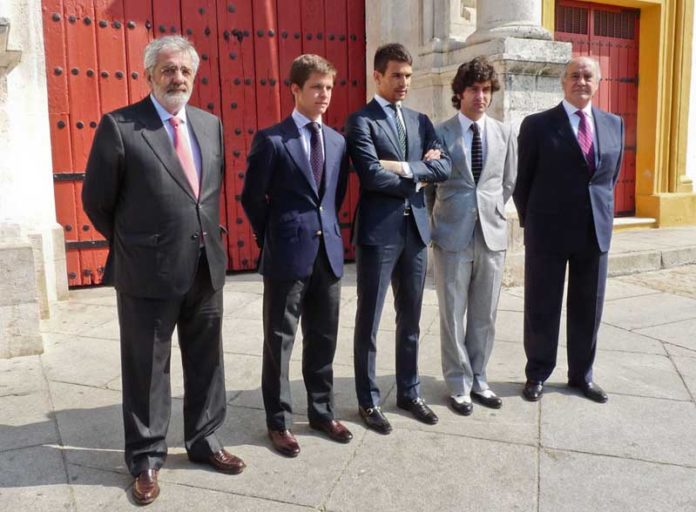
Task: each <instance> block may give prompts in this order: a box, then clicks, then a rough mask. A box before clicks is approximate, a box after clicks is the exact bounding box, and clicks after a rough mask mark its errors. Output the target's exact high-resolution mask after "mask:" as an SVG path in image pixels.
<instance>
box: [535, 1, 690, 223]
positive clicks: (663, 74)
mask: <svg viewBox="0 0 696 512" xmlns="http://www.w3.org/2000/svg"><path fill="white" fill-rule="evenodd" d="M592 3H600V4H609V5H616V6H621V7H629V8H634V9H640V11H641V12H640V41H639V44H640V50H639V68H638V75H639V77H640V81H639V84H638V127H637V130H638V131H637V141H636V146H637V148H636V149H637V153H636V216H638V217H652V218H655V219H657V222H658V225H661V226H668V225H680V224H696V194H695V193H694V192H693V186H692V183H691V180H690V179H689V178H688V177H687V176H686V174H685V173H686V140H687V130H688V114H689V111H688V108H689V102H688V93H689V88H690V83H691V42H692V40H693V3H694V1H693V0H595V1H594V2H592ZM555 4H556V0H543V3H542V23H543V24H544V27H545V28H546V29H547V30H549V31H550V32H551V33H553V32H554V29H555Z"/></svg>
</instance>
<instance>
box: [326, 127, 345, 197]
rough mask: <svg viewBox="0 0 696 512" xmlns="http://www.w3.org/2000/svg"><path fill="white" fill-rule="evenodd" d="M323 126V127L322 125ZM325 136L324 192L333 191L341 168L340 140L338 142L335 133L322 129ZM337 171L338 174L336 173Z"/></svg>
mask: <svg viewBox="0 0 696 512" xmlns="http://www.w3.org/2000/svg"><path fill="white" fill-rule="evenodd" d="M322 126H323V125H322ZM322 133H323V135H324V149H325V151H324V153H325V154H324V190H331V188H330V187H332V186H333V181H334V180H335V179H336V177H337V174H338V172H337V171H338V170H339V169H340V168H341V166H340V158H341V151H340V146H339V145H340V140H337V137H335V135H334V133H333V132H330V131H328V130H327V129H326V128H322ZM334 170H336V172H334Z"/></svg>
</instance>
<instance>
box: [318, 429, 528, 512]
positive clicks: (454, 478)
mask: <svg viewBox="0 0 696 512" xmlns="http://www.w3.org/2000/svg"><path fill="white" fill-rule="evenodd" d="M513 467H514V468H515V470H511V469H512V468H513ZM536 473H537V468H536V453H535V449H534V448H533V447H529V446H519V445H513V444H505V443H499V442H492V441H481V440H474V439H470V438H466V437H459V436H437V435H435V434H432V433H426V432H414V431H406V430H396V431H395V432H394V433H392V434H391V435H389V436H380V435H379V434H375V433H372V432H370V433H368V434H367V435H366V436H365V438H364V441H363V445H362V446H361V449H360V450H359V452H358V454H357V455H356V456H355V458H354V459H353V460H352V461H351V463H350V465H349V466H348V467H347V468H346V470H345V472H344V474H343V476H342V477H341V479H340V481H339V482H338V485H337V486H336V488H335V490H334V492H333V493H332V495H331V498H330V499H329V501H328V503H327V506H326V509H327V510H328V511H331V512H354V511H355V512H360V511H367V510H381V511H385V512H387V511H395V512H397V511H398V512H401V511H404V510H423V511H426V510H431V511H435V510H437V511H442V512H445V511H452V512H454V511H457V512H462V511H484V510H491V511H492V510H505V511H528V512H532V511H534V510H536V497H535V494H536V493H535V491H534V485H535V481H536ZM356 490H358V491H357V492H356Z"/></svg>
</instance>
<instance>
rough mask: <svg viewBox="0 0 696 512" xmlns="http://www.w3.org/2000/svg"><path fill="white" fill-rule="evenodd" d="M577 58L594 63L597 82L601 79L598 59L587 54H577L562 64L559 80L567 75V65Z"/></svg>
mask: <svg viewBox="0 0 696 512" xmlns="http://www.w3.org/2000/svg"><path fill="white" fill-rule="evenodd" d="M579 59H583V60H589V61H590V62H592V64H593V65H594V71H595V76H596V77H597V83H599V81H600V80H601V79H602V67H601V66H600V65H599V61H598V60H597V59H595V58H594V57H590V56H589V55H578V56H577V57H573V58H572V59H570V60H569V61H568V62H566V63H565V66H563V73H561V82H562V81H563V80H565V78H566V76H567V75H568V67H569V66H570V65H571V64H572V63H573V62H577V61H578V60H579Z"/></svg>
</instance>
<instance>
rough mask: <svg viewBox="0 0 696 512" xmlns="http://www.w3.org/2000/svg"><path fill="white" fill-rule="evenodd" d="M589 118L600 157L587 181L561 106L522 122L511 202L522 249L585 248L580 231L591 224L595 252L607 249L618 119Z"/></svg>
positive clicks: (620, 131)
mask: <svg viewBox="0 0 696 512" xmlns="http://www.w3.org/2000/svg"><path fill="white" fill-rule="evenodd" d="M592 116H593V118H594V123H595V133H596V136H597V137H596V138H597V146H598V147H597V148H596V151H597V152H598V155H599V163H598V164H597V169H596V170H595V172H594V174H593V175H592V176H590V173H589V170H588V167H587V163H586V161H585V158H584V156H583V154H582V151H581V150H580V145H579V144H578V141H577V138H576V137H575V134H574V133H573V129H572V128H571V126H570V122H569V120H568V115H567V114H566V111H565V109H564V108H563V104H559V105H558V106H556V107H554V108H552V109H550V110H546V111H544V112H540V113H538V114H533V115H530V116H527V117H526V118H525V119H524V121H523V122H522V125H521V127H520V133H519V137H518V171H517V185H516V187H515V191H514V193H513V199H514V201H515V206H516V207H517V212H518V214H519V217H520V225H521V226H522V227H524V228H525V230H524V240H525V245H527V246H533V247H535V248H539V249H545V250H547V249H551V250H553V249H557V250H559V251H563V252H566V251H572V250H574V248H575V247H576V246H577V244H580V243H584V240H585V236H584V232H583V233H580V230H585V229H587V225H588V222H594V228H595V232H596V235H597V242H598V244H599V249H600V251H602V252H606V251H608V250H609V244H610V241H611V232H612V226H613V220H614V186H615V185H616V181H617V180H618V177H619V171H620V170H621V159H622V157H623V143H624V127H623V120H622V119H621V118H620V117H618V116H616V115H614V114H610V113H608V112H604V111H603V110H600V109H598V108H594V107H593V108H592ZM579 235H580V236H579Z"/></svg>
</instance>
